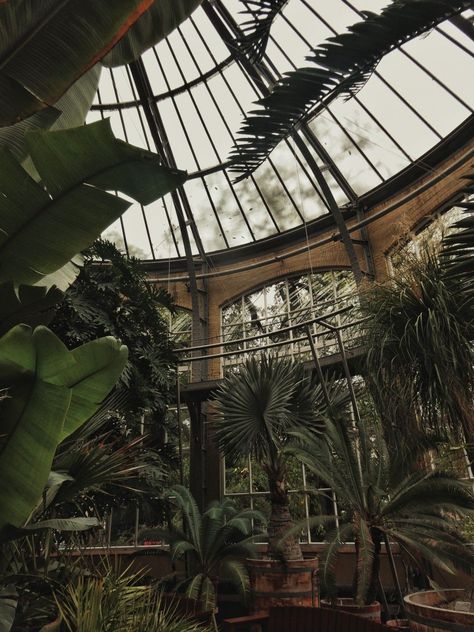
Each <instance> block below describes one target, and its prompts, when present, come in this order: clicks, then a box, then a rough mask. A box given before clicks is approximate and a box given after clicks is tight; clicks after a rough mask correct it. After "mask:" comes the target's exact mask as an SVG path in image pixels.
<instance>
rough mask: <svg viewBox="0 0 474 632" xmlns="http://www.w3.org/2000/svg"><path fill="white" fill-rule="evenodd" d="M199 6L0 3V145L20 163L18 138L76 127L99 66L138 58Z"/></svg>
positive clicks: (68, 0) (186, 1)
mask: <svg viewBox="0 0 474 632" xmlns="http://www.w3.org/2000/svg"><path fill="white" fill-rule="evenodd" d="M201 2H202V0H116V1H115V2H113V3H110V2H96V1H95V0H63V1H62V2H58V0H45V1H43V2H37V1H36V0H22V2H6V3H0V145H6V146H8V147H9V148H10V149H11V150H12V151H13V152H14V154H15V156H16V157H17V158H18V159H19V160H23V159H24V158H25V157H26V156H27V154H28V150H27V147H26V146H25V143H24V135H25V133H26V132H28V131H32V130H35V129H51V130H53V129H55V130H58V129H66V128H71V127H74V126H77V125H82V123H83V122H84V120H85V117H86V114H87V112H88V111H89V109H90V106H91V104H92V101H93V99H94V96H95V94H96V92H97V86H98V82H99V77H100V74H101V69H102V65H105V66H107V67H112V66H121V65H124V64H127V63H130V62H131V61H133V60H135V59H137V58H138V57H139V56H140V55H141V54H142V53H143V52H144V51H145V50H146V49H147V48H149V47H150V46H153V45H154V44H156V43H157V42H159V41H160V40H161V39H163V38H164V37H166V36H167V35H168V34H169V33H170V32H171V31H172V30H173V29H174V28H176V27H177V26H178V25H179V24H180V23H181V22H182V21H183V20H185V19H186V18H187V17H188V16H189V15H190V14H191V13H192V12H193V11H194V9H196V8H197V7H198V6H199V5H200V4H201Z"/></svg>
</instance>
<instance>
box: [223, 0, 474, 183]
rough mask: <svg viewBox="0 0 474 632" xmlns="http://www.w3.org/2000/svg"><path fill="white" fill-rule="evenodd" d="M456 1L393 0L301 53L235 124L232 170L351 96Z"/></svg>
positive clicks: (456, 7) (250, 163)
mask: <svg viewBox="0 0 474 632" xmlns="http://www.w3.org/2000/svg"><path fill="white" fill-rule="evenodd" d="M470 4H471V3H470V2H468V1H461V0H393V1H392V2H391V3H390V4H389V5H388V6H387V7H385V8H384V9H383V10H382V11H381V13H380V14H375V13H371V12H369V11H366V12H364V20H363V21H361V22H357V23H356V24H354V25H352V26H351V27H349V29H348V32H346V33H341V34H339V35H336V36H334V37H331V38H329V39H328V40H326V42H325V43H323V44H321V45H320V46H318V47H316V48H314V49H313V50H312V51H311V53H310V55H308V57H307V58H306V59H307V61H308V63H309V64H310V65H308V66H307V67H304V68H299V69H298V70H295V71H293V72H289V73H286V74H285V76H284V77H283V78H282V79H280V80H279V81H278V83H277V84H276V85H275V87H274V88H273V90H272V92H271V93H270V94H269V95H268V96H266V97H263V98H262V99H260V100H259V101H258V102H257V103H258V105H260V106H261V109H259V110H253V111H252V112H251V113H250V114H249V115H248V116H247V118H246V120H245V121H244V123H243V125H242V127H241V128H240V131H239V135H240V138H239V139H238V140H237V143H236V145H235V146H234V148H233V149H232V151H231V161H232V167H231V170H232V171H233V172H235V173H237V174H239V175H238V178H237V180H241V179H243V178H245V177H247V176H248V175H250V174H251V173H252V172H253V171H254V170H255V169H256V168H257V167H258V166H259V165H260V164H261V163H262V162H263V161H264V160H265V159H266V158H267V157H268V155H269V154H270V153H271V151H272V150H273V149H274V148H275V147H276V145H277V144H278V143H279V142H280V141H282V140H283V139H285V138H287V137H288V136H289V135H290V134H291V133H292V132H293V131H294V130H295V128H296V127H297V125H298V124H299V123H300V122H301V121H302V120H304V119H306V118H307V117H308V116H309V115H310V114H311V113H312V112H313V111H314V109H315V106H317V104H319V103H321V102H324V103H325V104H327V103H329V102H330V101H332V100H333V99H335V98H336V97H337V96H339V95H341V94H345V95H346V96H348V97H350V96H352V94H354V93H355V92H356V91H357V90H358V89H359V88H360V86H361V85H362V84H363V83H365V81H367V78H368V77H369V76H370V74H371V73H372V72H373V71H374V69H375V67H376V65H377V64H378V62H379V61H380V60H381V59H382V58H383V57H384V56H385V55H386V54H387V53H389V52H390V51H392V50H394V49H396V48H399V47H400V46H401V45H402V44H404V43H405V42H408V41H410V40H411V39H413V38H414V37H416V36H418V35H420V34H422V33H425V32H427V31H428V30H430V29H431V28H433V27H435V26H436V25H437V24H439V23H440V22H442V21H443V20H445V19H447V18H449V17H451V16H453V15H457V14H458V13H459V12H461V11H462V10H463V9H467V8H469V6H470Z"/></svg>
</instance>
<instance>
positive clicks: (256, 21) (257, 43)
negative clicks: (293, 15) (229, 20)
mask: <svg viewBox="0 0 474 632" xmlns="http://www.w3.org/2000/svg"><path fill="white" fill-rule="evenodd" d="M241 2H242V3H243V4H244V5H245V6H246V9H245V10H244V11H242V12H241V13H243V14H244V15H247V16H248V20H246V21H245V22H244V23H243V24H241V25H240V28H241V30H242V33H243V34H242V37H241V38H240V39H239V41H238V47H239V48H238V50H239V52H240V53H242V54H244V55H246V56H247V57H248V59H249V61H250V63H252V64H255V63H257V62H258V61H260V60H261V59H262V57H263V55H264V54H265V49H266V47H267V42H268V37H269V35H270V28H271V26H272V24H273V21H274V20H275V18H276V17H277V15H278V14H279V13H280V11H282V9H283V7H284V6H285V4H286V3H287V2H288V0H241Z"/></svg>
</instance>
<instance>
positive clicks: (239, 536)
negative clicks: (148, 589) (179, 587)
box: [160, 485, 264, 611]
mask: <svg viewBox="0 0 474 632" xmlns="http://www.w3.org/2000/svg"><path fill="white" fill-rule="evenodd" d="M168 494H169V496H170V497H171V498H172V500H173V502H174V504H175V505H176V506H177V507H178V509H179V510H180V512H181V514H182V518H183V521H184V525H185V526H184V529H178V528H177V527H174V528H172V529H171V530H170V531H161V532H160V535H161V537H163V539H165V540H166V541H167V542H168V543H169V545H170V552H171V556H172V558H173V559H181V558H183V557H184V556H186V560H187V562H188V566H189V571H190V572H189V575H188V577H187V578H186V579H185V580H184V582H183V583H182V584H183V585H185V586H186V595H187V596H188V597H191V598H192V599H196V600H197V601H199V602H200V603H201V604H202V607H203V610H204V611H208V610H213V609H214V608H215V605H216V597H217V594H216V593H217V587H218V583H219V580H221V579H223V578H225V579H226V580H227V581H229V582H231V583H232V584H233V585H234V586H235V587H236V588H237V589H238V590H239V592H240V593H241V594H243V595H245V593H246V591H247V587H248V575H247V571H246V569H245V566H244V565H243V563H242V561H241V560H242V559H245V558H246V557H249V556H252V555H255V548H254V545H253V541H254V538H255V535H254V525H255V527H257V526H258V524H259V523H262V522H264V517H263V515H262V514H261V513H260V512H258V511H251V510H244V511H238V510H237V509H236V508H235V506H234V504H233V503H232V501H230V500H229V499H226V500H224V501H221V502H218V501H215V502H212V503H210V504H209V506H208V507H207V509H206V511H205V512H204V513H203V514H201V513H200V511H199V508H198V506H197V503H196V501H195V500H194V498H193V496H192V494H191V492H190V491H189V490H188V489H187V488H186V487H183V486H182V485H175V486H174V487H172V488H171V489H170V490H169V492H168Z"/></svg>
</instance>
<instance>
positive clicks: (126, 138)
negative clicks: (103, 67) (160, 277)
mask: <svg viewBox="0 0 474 632" xmlns="http://www.w3.org/2000/svg"><path fill="white" fill-rule="evenodd" d="M110 75H111V79H112V87H113V90H114V94H115V98H116V100H117V102H118V101H120V97H119V93H118V89H117V84H116V83H115V77H114V74H113V71H112V69H110ZM129 79H130V78H129ZM119 118H120V123H121V126H122V131H123V135H124V136H125V140H126V142H127V143H128V142H129V139H128V131H127V127H126V125H125V120H124V118H123V111H122V110H120V111H119ZM145 140H146V142H148V141H147V139H146V135H145ZM148 149H149V146H148ZM140 211H141V214H142V218H143V223H144V225H145V231H146V234H147V239H148V245H149V246H150V252H151V257H152V259H154V258H155V252H154V250H153V243H152V241H151V236H150V230H149V228H148V222H147V219H146V216H145V209H144V208H143V204H140Z"/></svg>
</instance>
